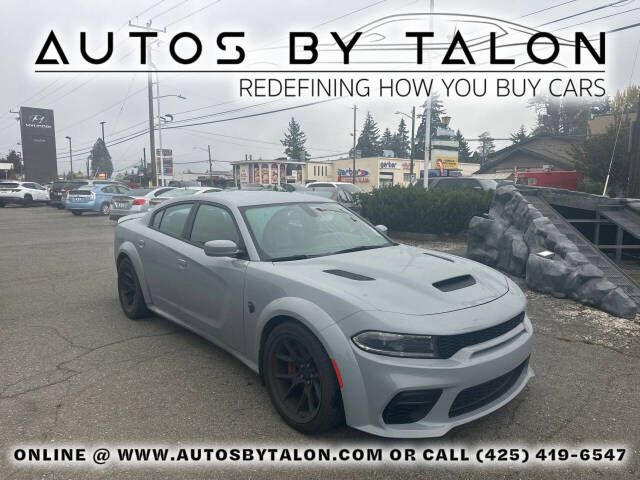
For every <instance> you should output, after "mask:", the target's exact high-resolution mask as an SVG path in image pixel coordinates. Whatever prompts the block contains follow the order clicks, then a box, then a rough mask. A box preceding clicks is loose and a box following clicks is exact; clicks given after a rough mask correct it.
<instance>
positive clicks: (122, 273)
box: [118, 257, 151, 320]
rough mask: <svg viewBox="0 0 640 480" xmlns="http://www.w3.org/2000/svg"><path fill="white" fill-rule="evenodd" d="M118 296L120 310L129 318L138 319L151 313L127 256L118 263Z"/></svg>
mask: <svg viewBox="0 0 640 480" xmlns="http://www.w3.org/2000/svg"><path fill="white" fill-rule="evenodd" d="M118 298H119V299H120V306H121V307H122V311H123V312H124V314H125V315H126V316H127V317H129V318H130V319H131V320H138V319H140V318H144V317H148V316H149V315H150V314H151V312H149V309H148V308H147V304H146V303H145V301H144V296H143V294H142V288H140V282H139V281H138V275H137V274H136V269H135V268H134V267H133V264H132V263H131V260H129V258H128V257H125V258H123V259H122V260H120V262H119V263H118Z"/></svg>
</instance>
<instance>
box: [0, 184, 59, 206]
mask: <svg viewBox="0 0 640 480" xmlns="http://www.w3.org/2000/svg"><path fill="white" fill-rule="evenodd" d="M47 201H49V198H48V197H47V189H46V188H45V187H43V186H42V185H40V184H39V183H34V182H19V181H17V180H6V181H3V182H0V207H4V206H5V205H7V204H9V203H16V204H19V205H24V206H25V207H29V206H31V205H32V204H33V203H36V202H40V203H45V202H47Z"/></svg>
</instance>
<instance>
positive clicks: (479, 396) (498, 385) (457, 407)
mask: <svg viewBox="0 0 640 480" xmlns="http://www.w3.org/2000/svg"><path fill="white" fill-rule="evenodd" d="M528 364H529V358H527V359H526V360H525V361H524V362H522V363H521V364H520V365H518V366H517V367H516V368H514V369H513V370H511V371H510V372H507V373H505V374H504V375H501V376H499V377H498V378H494V379H493V380H489V381H488V382H485V383H481V384H480V385H476V386H475V387H469V388H465V389H464V390H462V391H461V392H460V393H459V394H458V396H457V397H456V399H455V400H454V401H453V403H452V404H451V408H450V409H449V417H456V416H458V415H463V414H465V413H468V412H472V411H473V410H477V409H478V408H481V407H483V406H484V405H488V404H489V403H491V402H493V401H494V400H496V399H498V398H500V397H501V396H502V395H504V394H505V393H506V392H507V391H508V390H509V389H510V388H511V387H513V385H514V384H515V383H516V382H517V381H518V378H520V375H521V374H522V370H524V369H525V368H526V367H527V365H528Z"/></svg>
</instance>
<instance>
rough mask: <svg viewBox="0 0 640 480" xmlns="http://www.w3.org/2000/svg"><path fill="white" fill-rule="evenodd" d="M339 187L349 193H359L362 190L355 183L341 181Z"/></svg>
mask: <svg viewBox="0 0 640 480" xmlns="http://www.w3.org/2000/svg"><path fill="white" fill-rule="evenodd" d="M338 188H339V189H341V190H346V191H347V192H349V193H360V192H362V189H361V188H360V187H358V186H356V185H354V184H353V183H341V184H340V185H339V186H338Z"/></svg>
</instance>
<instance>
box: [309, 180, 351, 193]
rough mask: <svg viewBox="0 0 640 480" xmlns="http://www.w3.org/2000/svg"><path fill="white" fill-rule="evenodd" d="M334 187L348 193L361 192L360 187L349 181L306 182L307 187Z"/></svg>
mask: <svg viewBox="0 0 640 480" xmlns="http://www.w3.org/2000/svg"><path fill="white" fill-rule="evenodd" d="M317 187H323V188H336V189H338V190H346V191H347V192H349V193H361V192H362V189H361V188H360V187H358V186H357V185H354V184H353V183H351V182H311V183H307V188H317Z"/></svg>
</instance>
